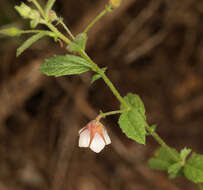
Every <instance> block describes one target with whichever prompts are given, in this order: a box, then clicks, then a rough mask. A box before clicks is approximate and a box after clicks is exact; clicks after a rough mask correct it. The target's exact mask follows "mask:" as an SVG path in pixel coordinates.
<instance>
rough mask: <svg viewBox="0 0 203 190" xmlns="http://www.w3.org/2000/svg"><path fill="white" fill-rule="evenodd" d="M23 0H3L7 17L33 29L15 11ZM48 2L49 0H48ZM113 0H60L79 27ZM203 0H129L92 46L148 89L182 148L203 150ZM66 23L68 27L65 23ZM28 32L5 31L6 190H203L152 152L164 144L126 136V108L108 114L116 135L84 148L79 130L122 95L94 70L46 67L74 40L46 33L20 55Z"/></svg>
mask: <svg viewBox="0 0 203 190" xmlns="http://www.w3.org/2000/svg"><path fill="white" fill-rule="evenodd" d="M20 2H21V1H20V0H18V1H17V0H12V1H7V0H1V3H0V4H1V6H0V26H3V25H12V26H13V25H15V26H18V27H20V28H22V29H28V27H29V23H28V21H26V20H22V19H21V18H20V16H19V15H18V14H17V13H16V12H15V10H14V8H13V7H14V5H16V4H20ZM39 2H40V3H41V4H42V5H43V4H45V3H46V1H45V0H41V1H39ZM107 2H108V1H107V0H105V1H104V0H57V1H56V4H55V6H54V9H55V10H56V12H57V13H58V15H59V16H62V17H63V18H64V22H65V23H66V24H67V25H68V26H69V27H70V28H71V29H72V31H73V33H74V34H77V33H79V32H81V31H82V30H83V29H84V28H85V26H86V25H87V24H88V23H89V21H90V20H91V19H92V18H94V17H95V16H96V15H97V14H98V13H99V12H100V11H101V10H102V9H103V8H104V6H105V4H106V3H107ZM202 20H203V1H202V0H181V1H171V0H125V1H123V2H122V5H121V7H120V8H118V9H117V10H115V11H113V12H112V13H109V14H108V15H106V16H105V18H103V19H102V20H101V21H100V22H99V23H97V24H96V25H95V27H94V28H93V29H91V30H90V31H89V41H88V44H87V50H88V53H89V55H90V56H91V57H92V58H93V60H95V62H96V63H97V64H98V65H99V66H100V67H104V66H106V67H107V68H108V69H107V71H106V73H107V75H108V76H109V78H110V79H111V80H112V81H113V82H114V84H115V86H116V87H117V88H118V89H119V91H120V93H121V94H122V96H124V95H126V94H127V93H128V92H133V93H137V94H139V95H140V97H141V98H142V99H143V101H144V103H145V106H146V110H147V116H148V122H149V124H157V126H158V127H157V132H158V133H159V134H160V136H161V137H163V138H164V139H165V141H166V142H167V143H168V144H169V145H170V146H174V147H175V148H177V149H178V150H180V149H181V148H183V147H185V146H186V147H188V148H192V149H193V150H194V151H195V152H197V153H201V154H202V153H203V149H202V146H203V141H202V139H203V117H202V114H203V83H202V80H203V56H202V54H203V35H202V34H203V27H202V24H203V22H202ZM60 29H61V31H63V29H62V28H60ZM27 37H29V36H23V37H21V38H12V39H11V38H2V37H1V38H0V40H1V43H0V60H1V61H0V62H1V63H0V89H1V90H0V190H95V189H97V190H105V189H109V190H135V189H136V190H148V189H152V190H163V189H164V190H181V189H185V190H193V189H194V190H195V189H197V187H196V186H195V185H194V184H192V183H190V182H188V181H187V180H186V179H184V178H183V177H179V178H177V179H175V180H169V179H168V178H167V174H166V173H163V172H157V171H152V170H151V169H149V168H148V167H147V165H146V163H147V160H148V159H149V158H150V156H151V155H152V154H153V151H154V150H155V149H156V148H157V147H158V144H157V143H156V142H155V141H154V139H152V138H151V137H148V138H147V145H146V146H143V145H139V144H137V143H135V142H133V141H131V140H129V139H127V138H126V137H125V135H124V134H123V133H122V132H121V130H120V129H119V127H118V124H117V120H118V116H111V117H108V118H107V119H105V121H103V122H104V124H105V126H106V127H107V129H108V131H109V134H110V136H111V139H112V144H111V145H109V146H107V147H106V148H105V149H104V150H103V151H102V152H101V153H100V154H96V153H93V152H91V151H90V150H89V149H82V148H78V130H79V129H80V128H81V127H83V126H84V125H86V124H87V123H88V122H89V121H90V120H92V119H94V118H95V116H96V115H97V114H98V113H99V110H102V111H104V112H107V111H112V110H117V109H118V107H119V102H118V101H117V100H116V98H115V97H114V96H113V95H112V93H111V92H110V90H109V89H108V87H106V86H105V84H104V82H103V81H102V80H98V81H96V82H95V83H94V84H93V85H91V84H90V80H91V76H92V73H91V72H88V73H85V74H82V75H80V76H73V77H59V78H54V77H46V76H44V75H43V74H42V73H40V72H39V71H38V68H39V65H40V64H42V63H43V61H44V59H46V58H49V57H51V56H53V54H57V55H64V54H65V53H67V52H66V50H65V48H60V47H59V44H56V43H54V42H53V41H52V40H51V39H48V38H46V39H43V40H40V41H39V42H37V43H36V44H35V45H33V46H32V47H31V48H30V49H29V50H27V51H26V52H24V53H23V54H22V55H21V56H20V57H18V58H16V49H17V47H18V46H19V45H20V44H21V43H22V42H23V41H24V40H25V39H26V38H27Z"/></svg>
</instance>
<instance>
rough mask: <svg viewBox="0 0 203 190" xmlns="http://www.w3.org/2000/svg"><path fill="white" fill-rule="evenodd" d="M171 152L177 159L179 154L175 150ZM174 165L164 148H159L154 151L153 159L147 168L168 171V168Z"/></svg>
mask: <svg viewBox="0 0 203 190" xmlns="http://www.w3.org/2000/svg"><path fill="white" fill-rule="evenodd" d="M171 150H172V151H173V153H174V154H175V155H176V156H177V157H179V154H178V152H177V151H176V150H175V149H171ZM175 163H177V162H176V161H175V160H174V159H173V157H172V155H171V154H169V153H168V151H167V150H166V149H165V148H164V147H161V148H159V149H158V150H157V151H155V155H154V158H151V159H150V160H149V161H148V165H149V167H150V168H152V169H155V170H168V168H169V167H170V166H171V165H173V164H175Z"/></svg>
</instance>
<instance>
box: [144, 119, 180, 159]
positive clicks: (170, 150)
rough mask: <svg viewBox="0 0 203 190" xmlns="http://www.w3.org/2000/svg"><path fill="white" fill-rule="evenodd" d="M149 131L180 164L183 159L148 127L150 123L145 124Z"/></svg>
mask: <svg viewBox="0 0 203 190" xmlns="http://www.w3.org/2000/svg"><path fill="white" fill-rule="evenodd" d="M145 125H146V129H147V131H148V132H149V133H150V134H151V135H152V136H153V137H154V139H155V140H156V141H157V142H158V143H159V144H160V145H161V146H162V147H164V148H165V149H166V150H167V151H168V153H169V154H170V155H171V156H172V157H173V159H174V160H175V161H177V162H180V161H181V159H180V158H179V157H178V156H177V155H176V154H174V152H173V151H172V149H171V148H170V147H169V146H168V145H167V144H166V143H165V142H164V141H163V139H162V138H161V137H160V136H159V135H158V134H157V133H156V132H155V131H154V130H152V129H151V127H150V126H149V125H148V123H147V122H146V123H145Z"/></svg>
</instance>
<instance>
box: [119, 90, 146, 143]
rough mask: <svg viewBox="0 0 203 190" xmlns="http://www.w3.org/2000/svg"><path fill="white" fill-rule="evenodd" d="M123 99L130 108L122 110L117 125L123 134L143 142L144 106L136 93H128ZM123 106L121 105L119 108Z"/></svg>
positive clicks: (144, 132)
mask: <svg viewBox="0 0 203 190" xmlns="http://www.w3.org/2000/svg"><path fill="white" fill-rule="evenodd" d="M124 100H125V102H126V103H127V104H129V106H130V107H131V109H130V110H129V111H128V112H123V113H122V114H121V115H120V118H119V121H118V123H119V125H120V127H121V129H122V131H123V132H124V133H125V135H126V136H127V137H129V138H131V139H133V140H135V141H136V142H138V143H140V144H145V138H146V129H145V127H146V121H145V119H146V116H145V108H144V104H143V103H142V100H141V99H140V98H139V96H138V95H136V94H132V93H128V94H127V96H125V97H124ZM123 109H124V106H123V105H121V110H123Z"/></svg>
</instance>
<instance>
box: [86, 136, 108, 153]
mask: <svg viewBox="0 0 203 190" xmlns="http://www.w3.org/2000/svg"><path fill="white" fill-rule="evenodd" d="M104 147H105V142H104V140H103V139H102V137H101V136H100V135H99V134H98V133H96V134H95V135H94V138H93V140H92V143H91V145H90V149H91V150H93V151H94V152H96V153H99V152H100V151H101V150H102V149H103V148H104Z"/></svg>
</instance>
